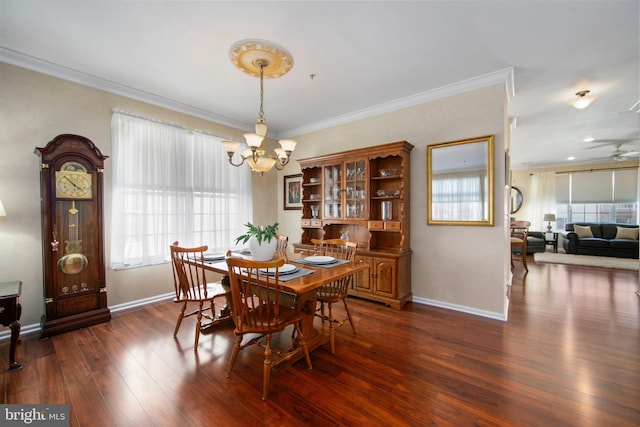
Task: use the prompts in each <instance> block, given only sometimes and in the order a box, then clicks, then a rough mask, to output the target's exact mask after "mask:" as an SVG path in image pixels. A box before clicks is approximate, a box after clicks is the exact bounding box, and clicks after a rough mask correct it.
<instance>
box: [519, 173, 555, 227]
mask: <svg viewBox="0 0 640 427" xmlns="http://www.w3.org/2000/svg"><path fill="white" fill-rule="evenodd" d="M528 212H529V215H531V217H530V218H523V220H525V221H529V222H531V228H530V229H531V230H535V231H545V230H546V229H547V223H545V222H544V221H543V219H544V214H546V213H553V214H557V212H556V174H555V172H541V173H534V174H533V175H531V205H530V208H529V210H528ZM551 226H552V227H554V228H555V224H553V223H552V224H551Z"/></svg>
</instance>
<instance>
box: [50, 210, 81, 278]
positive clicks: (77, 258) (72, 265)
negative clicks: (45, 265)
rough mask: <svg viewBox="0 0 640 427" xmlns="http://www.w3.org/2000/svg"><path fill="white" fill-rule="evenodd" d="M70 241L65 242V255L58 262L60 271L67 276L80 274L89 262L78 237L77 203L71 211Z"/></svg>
mask: <svg viewBox="0 0 640 427" xmlns="http://www.w3.org/2000/svg"><path fill="white" fill-rule="evenodd" d="M68 212H69V240H65V245H66V246H65V250H64V251H65V255H64V256H63V257H62V258H60V259H59V260H58V269H60V271H62V272H63V273H65V274H78V273H80V272H81V271H82V270H84V269H85V268H87V264H88V263H89V261H88V260H87V257H85V256H84V255H83V254H82V240H80V239H79V236H78V214H79V212H80V211H78V209H76V202H75V201H72V202H71V208H70V209H69V211H68Z"/></svg>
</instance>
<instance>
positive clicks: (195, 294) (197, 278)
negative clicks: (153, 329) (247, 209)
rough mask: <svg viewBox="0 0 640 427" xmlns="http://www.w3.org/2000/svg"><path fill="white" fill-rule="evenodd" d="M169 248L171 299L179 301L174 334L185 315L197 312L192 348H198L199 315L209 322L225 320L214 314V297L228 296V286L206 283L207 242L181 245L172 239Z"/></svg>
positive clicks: (175, 334) (200, 322)
mask: <svg viewBox="0 0 640 427" xmlns="http://www.w3.org/2000/svg"><path fill="white" fill-rule="evenodd" d="M170 249H171V262H172V264H173V285H174V288H175V293H176V295H175V297H174V299H173V302H175V303H177V304H181V305H182V308H181V310H180V314H178V321H177V322H176V327H175V329H174V330H173V336H174V337H175V336H177V335H178V330H179V329H180V325H181V324H182V320H183V319H184V318H185V317H189V316H196V318H197V320H196V337H195V342H194V344H193V350H194V351H198V341H199V340H200V329H201V328H202V318H203V317H204V318H205V319H209V320H211V321H212V322H218V321H223V320H225V319H223V317H224V316H216V315H215V312H216V311H215V303H214V300H215V299H216V298H227V296H228V294H229V292H230V290H229V288H228V287H225V286H223V285H222V283H219V282H218V283H207V278H206V275H205V268H204V253H205V252H206V251H207V249H208V248H207V246H198V247H195V248H182V247H180V246H179V244H178V242H173V244H172V245H171V247H170ZM191 303H195V304H196V308H195V309H194V310H193V311H190V312H187V305H189V304H191ZM227 319H228V317H227Z"/></svg>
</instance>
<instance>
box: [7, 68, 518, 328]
mask: <svg viewBox="0 0 640 427" xmlns="http://www.w3.org/2000/svg"><path fill="white" fill-rule="evenodd" d="M114 108H117V109H121V110H124V111H129V112H133V113H137V114H141V115H145V116H150V117H154V118H157V119H159V120H164V121H168V122H172V123H177V124H180V125H182V126H184V127H186V128H191V129H194V128H195V129H201V130H205V131H209V132H212V133H214V134H219V135H225V136H229V137H234V138H237V139H241V138H242V133H243V132H244V131H243V130H238V129H233V128H229V127H227V126H223V125H219V124H216V123H212V122H209V121H206V120H203V119H199V118H194V117H191V116H188V115H185V114H181V113H176V112H173V111H169V110H167V109H164V108H161V107H156V106H153V105H149V104H146V103H143V102H139V101H136V100H132V99H129V98H125V97H122V96H119V95H114V94H110V93H107V92H104V91H100V90H96V89H92V88H89V87H86V86H82V85H79V84H76V83H71V82H68V81H64V80H61V79H58V78H54V77H50V76H46V75H43V74H40V73H37V72H33V71H29V70H25V69H23V68H19V67H15V66H12V65H8V64H6V63H0V117H2V120H1V121H0V136H1V139H0V153H1V154H0V200H2V202H3V204H4V207H5V209H6V211H7V216H6V217H3V218H0V281H9V280H22V282H23V292H22V297H21V303H22V305H23V315H22V323H23V327H26V328H27V329H28V328H29V326H30V325H31V327H32V328H34V327H36V326H37V324H38V323H39V321H40V317H41V315H42V313H43V305H44V303H43V298H42V295H43V284H42V257H41V251H42V244H41V234H40V200H39V199H40V189H39V163H38V157H37V156H36V155H35V154H34V153H33V152H34V149H35V147H42V146H44V145H46V143H47V142H49V141H50V140H51V139H53V138H54V137H55V136H56V135H59V134H62V133H74V134H79V135H82V136H85V137H87V138H89V139H91V140H92V141H93V142H94V143H95V144H96V145H97V146H98V148H99V149H100V150H101V151H102V153H103V154H104V155H107V156H110V155H111V142H110V141H111V136H110V122H111V111H112V110H113V109H114ZM504 111H505V89H504V87H503V85H497V86H492V87H487V88H483V89H478V90H474V91H471V92H468V93H465V94H462V95H456V96H453V97H449V98H444V99H441V100H438V101H433V102H429V103H426V104H422V105H418V106H415V107H410V108H405V109H403V110H399V111H396V112H392V113H387V114H384V115H381V116H377V117H373V118H368V119H364V120H360V121H357V122H353V123H350V124H346V125H342V126H336V127H333V128H330V129H325V130H322V131H318V132H314V133H310V134H306V135H300V136H299V137H298V138H297V139H298V141H299V144H298V147H297V148H296V151H295V152H294V158H304V157H311V156H314V155H318V154H325V153H329V152H334V151H343V150H348V149H353V148H360V147H366V146H370V145H377V144H383V143H388V142H393V141H399V140H407V141H409V142H410V143H412V144H413V145H414V146H415V147H416V148H415V149H414V150H413V152H412V161H411V168H412V173H411V198H412V200H411V203H412V207H411V230H412V237H411V246H412V249H413V251H414V254H413V258H412V276H413V294H414V300H416V301H421V302H427V303H432V304H436V305H442V306H445V307H451V308H454V309H458V310H463V311H469V312H473V313H477V314H481V315H486V316H489V317H497V318H501V317H502V316H503V315H504V312H505V307H506V300H505V297H504V293H505V289H504V275H505V269H507V270H508V267H507V266H506V265H505V262H504V256H503V254H504V252H505V244H506V240H505V238H504V224H505V220H504V217H503V216H502V215H501V212H503V210H504V200H503V198H501V197H496V198H495V203H496V204H495V212H496V218H495V222H496V225H495V226H494V227H457V226H433V225H431V226H429V225H427V224H426V207H427V201H426V147H427V145H430V144H435V143H439V142H444V141H450V140H457V139H464V138H470V137H476V136H481V135H488V134H494V135H495V143H496V146H495V159H494V160H495V163H496V172H495V186H496V190H497V193H496V194H497V195H498V196H499V195H500V191H502V190H501V188H502V187H503V185H504V146H505V139H506V134H505V130H504V129H505V123H504V122H505V118H504V117H505V115H504ZM109 162H110V160H109V159H108V160H107V161H106V165H105V166H106V167H105V220H106V221H105V223H106V230H105V247H106V254H107V265H109V263H110V260H109V234H110V227H111V221H110V208H111V172H110V164H109ZM299 172H300V168H299V166H298V164H297V162H295V160H294V161H292V163H291V164H289V165H288V166H287V167H286V168H285V169H284V170H283V171H281V172H279V173H278V174H276V173H274V172H271V173H268V174H265V175H264V176H260V175H258V174H255V175H254V179H253V184H254V220H255V222H256V223H268V222H273V221H274V220H275V219H276V218H277V219H278V221H280V223H281V229H280V231H281V232H282V233H283V234H286V235H288V236H290V242H295V241H297V240H298V239H299V235H300V228H299V219H300V211H284V210H283V194H282V193H283V187H282V177H283V176H284V175H290V174H294V173H299ZM106 279H107V291H108V301H109V305H110V306H112V307H113V306H114V305H123V304H127V303H130V302H133V301H137V300H142V299H146V298H151V297H153V296H155V295H160V294H165V293H168V292H171V291H172V290H173V287H172V277H171V272H170V266H169V265H161V266H154V267H145V268H139V269H132V270H123V271H113V270H111V269H109V268H107V276H106Z"/></svg>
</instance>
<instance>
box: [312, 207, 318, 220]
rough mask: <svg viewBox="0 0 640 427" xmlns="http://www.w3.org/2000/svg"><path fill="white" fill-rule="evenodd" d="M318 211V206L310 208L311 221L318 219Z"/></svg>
mask: <svg viewBox="0 0 640 427" xmlns="http://www.w3.org/2000/svg"><path fill="white" fill-rule="evenodd" d="M319 210H320V206H318V205H314V206H311V217H312V218H313V219H316V218H318V211H319Z"/></svg>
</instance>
